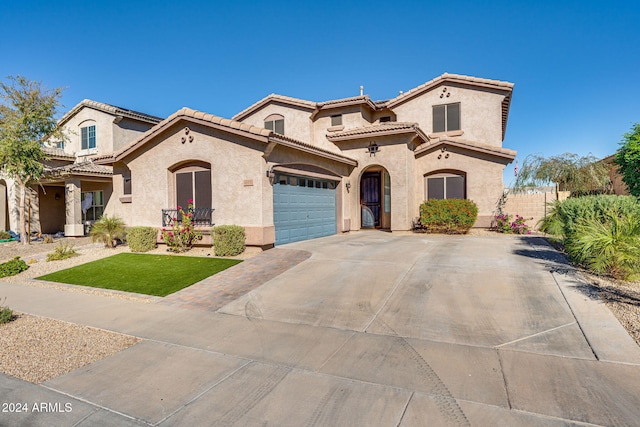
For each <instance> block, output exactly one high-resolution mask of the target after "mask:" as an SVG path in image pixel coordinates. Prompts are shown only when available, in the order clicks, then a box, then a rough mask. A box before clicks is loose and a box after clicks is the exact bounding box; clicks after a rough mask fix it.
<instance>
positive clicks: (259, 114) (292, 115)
mask: <svg viewBox="0 0 640 427" xmlns="http://www.w3.org/2000/svg"><path fill="white" fill-rule="evenodd" d="M271 114H280V115H282V116H283V117H284V134H285V135H286V136H288V137H290V138H293V139H297V140H298V141H304V142H312V132H311V129H312V123H311V120H310V116H311V110H305V109H301V108H295V107H291V106H285V105H282V104H278V103H271V104H268V105H266V106H265V107H264V108H261V109H260V110H258V111H256V112H254V113H252V114H251V115H250V116H248V117H247V118H245V119H244V120H242V122H243V123H247V124H250V125H253V126H257V127H261V128H263V127H264V119H266V118H267V117H269V116H270V115H271Z"/></svg>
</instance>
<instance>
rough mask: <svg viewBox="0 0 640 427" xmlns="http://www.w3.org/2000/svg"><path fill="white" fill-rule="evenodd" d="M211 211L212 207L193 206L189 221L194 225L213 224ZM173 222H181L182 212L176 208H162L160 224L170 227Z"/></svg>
mask: <svg viewBox="0 0 640 427" xmlns="http://www.w3.org/2000/svg"><path fill="white" fill-rule="evenodd" d="M213 211H214V209H213V208H193V209H192V210H191V212H192V213H193V217H192V218H191V223H192V224H193V225H195V226H207V225H208V226H211V225H213ZM185 213H186V212H185ZM175 222H178V223H181V222H182V212H181V211H180V210H178V209H162V226H163V227H172V226H173V224H174V223H175Z"/></svg>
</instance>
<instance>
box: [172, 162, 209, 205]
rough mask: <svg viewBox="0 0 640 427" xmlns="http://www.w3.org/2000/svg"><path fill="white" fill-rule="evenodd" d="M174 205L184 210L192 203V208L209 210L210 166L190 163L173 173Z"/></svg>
mask: <svg viewBox="0 0 640 427" xmlns="http://www.w3.org/2000/svg"><path fill="white" fill-rule="evenodd" d="M174 177H175V189H176V204H177V205H178V206H181V207H183V208H184V209H186V208H187V206H189V200H191V201H193V203H192V204H193V207H194V208H211V165H209V164H208V163H200V162H198V163H190V164H187V165H183V166H181V167H180V168H179V169H176V170H175V171H174Z"/></svg>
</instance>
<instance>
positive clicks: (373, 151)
mask: <svg viewBox="0 0 640 427" xmlns="http://www.w3.org/2000/svg"><path fill="white" fill-rule="evenodd" d="M379 151H380V147H379V146H378V144H376V143H375V142H370V143H369V146H368V147H367V152H368V153H369V157H371V156H373V157H375V156H376V153H377V152H379Z"/></svg>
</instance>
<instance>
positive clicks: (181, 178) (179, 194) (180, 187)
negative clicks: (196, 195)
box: [176, 172, 193, 209]
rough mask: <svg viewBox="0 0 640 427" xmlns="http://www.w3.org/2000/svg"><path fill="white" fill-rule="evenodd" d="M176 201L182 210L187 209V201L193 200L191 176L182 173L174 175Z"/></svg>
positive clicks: (187, 173)
mask: <svg viewBox="0 0 640 427" xmlns="http://www.w3.org/2000/svg"><path fill="white" fill-rule="evenodd" d="M176 199H177V200H176V201H177V203H178V206H181V207H182V209H187V207H188V206H189V199H193V174H192V173H191V172H183V173H177V174H176Z"/></svg>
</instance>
